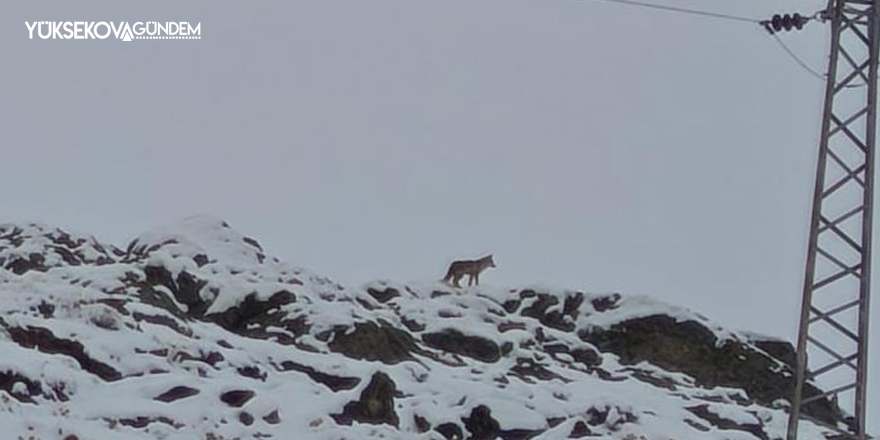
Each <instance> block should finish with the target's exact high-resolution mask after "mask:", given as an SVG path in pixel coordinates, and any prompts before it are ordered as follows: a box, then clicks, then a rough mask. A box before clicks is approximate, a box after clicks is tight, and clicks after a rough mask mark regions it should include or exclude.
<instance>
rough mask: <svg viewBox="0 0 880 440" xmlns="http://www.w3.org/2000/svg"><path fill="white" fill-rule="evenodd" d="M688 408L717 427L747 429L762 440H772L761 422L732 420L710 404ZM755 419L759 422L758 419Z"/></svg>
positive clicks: (746, 430)
mask: <svg viewBox="0 0 880 440" xmlns="http://www.w3.org/2000/svg"><path fill="white" fill-rule="evenodd" d="M687 410H688V411H690V412H691V413H693V414H694V415H695V416H697V417H699V418H701V419H703V420H705V421H707V422H709V424H711V425H712V426H715V427H716V428H719V429H733V430H737V431H745V432H748V433H750V434H752V435H754V436H755V437H758V438H759V439H761V440H770V437H769V436H768V435H767V433H766V432H764V428H763V427H762V426H761V425H760V424H759V423H737V422H734V421H732V420H727V419H724V418H722V417H720V416H718V415H717V414H715V413H713V412H711V411H709V405H699V406H692V407H690V408H687ZM755 421H756V422H757V419H756V420H755Z"/></svg>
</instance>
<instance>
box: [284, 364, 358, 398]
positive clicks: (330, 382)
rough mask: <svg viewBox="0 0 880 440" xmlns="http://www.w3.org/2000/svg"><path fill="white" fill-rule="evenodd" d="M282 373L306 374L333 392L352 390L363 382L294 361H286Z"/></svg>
mask: <svg viewBox="0 0 880 440" xmlns="http://www.w3.org/2000/svg"><path fill="white" fill-rule="evenodd" d="M281 369H282V371H298V372H300V373H305V374H306V375H308V376H309V377H310V378H311V379H312V380H314V381H315V382H318V383H321V384H323V385H325V386H327V388H330V389H331V390H333V391H341V390H350V389H352V388H354V387H356V386H357V385H358V384H359V383H360V382H361V380H360V379H358V378H357V377H341V376H334V375H332V374H327V373H322V372H320V371H318V370H316V369H314V368H312V367H309V366H307V365H301V364H298V363H296V362H293V361H284V362H282V363H281Z"/></svg>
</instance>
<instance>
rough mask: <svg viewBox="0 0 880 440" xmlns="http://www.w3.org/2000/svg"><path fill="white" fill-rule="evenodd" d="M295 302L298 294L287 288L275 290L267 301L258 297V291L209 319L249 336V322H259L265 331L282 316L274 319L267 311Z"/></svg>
mask: <svg viewBox="0 0 880 440" xmlns="http://www.w3.org/2000/svg"><path fill="white" fill-rule="evenodd" d="M293 302H296V295H294V294H293V293H291V292H288V291H286V290H282V291H279V292H275V293H274V294H272V296H270V297H269V299H267V300H265V301H264V300H260V299H257V295H256V293H251V294H249V295H247V296H246V297H245V298H244V300H243V301H242V302H241V303H239V304H238V305H237V306H235V307H230V308H229V309H226V310H224V311H223V312H221V313H215V314H211V315H210V316H208V319H209V320H210V321H212V322H215V323H217V324H218V325H220V326H221V327H223V328H225V329H227V330H229V331H231V332H234V333H238V334H244V335H245V336H248V333H249V330H248V328H247V327H248V325H249V324H251V323H258V324H260V327H261V329H260V330H261V331H263V329H265V327H267V326H269V325H271V324H276V323H277V321H278V320H280V319H281V318H282V316H278V317H275V319H273V317H270V316H267V313H266V312H268V311H270V310H272V309H276V308H279V307H281V306H283V305H285V304H290V303H293ZM279 315H280V314H279Z"/></svg>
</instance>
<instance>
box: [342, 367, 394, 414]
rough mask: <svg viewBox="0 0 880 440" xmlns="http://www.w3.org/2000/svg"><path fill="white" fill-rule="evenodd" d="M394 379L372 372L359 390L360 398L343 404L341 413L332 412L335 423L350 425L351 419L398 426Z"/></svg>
mask: <svg viewBox="0 0 880 440" xmlns="http://www.w3.org/2000/svg"><path fill="white" fill-rule="evenodd" d="M396 388H397V387H396V385H395V384H394V381H392V380H391V378H390V377H388V375H387V374H385V373H382V372H378V373H375V374H373V377H372V379H371V380H370V383H369V384H367V387H366V388H364V390H363V391H362V392H361V396H360V399H359V400H357V401H354V402H349V403H348V404H346V405H345V408H344V409H343V411H342V413H341V414H333V415H332V417H333V419H334V420H336V423H339V424H342V425H350V424H351V423H352V421H358V422H360V423H370V424H374V425H378V424H382V423H387V424H389V425H392V426H395V427H396V426H398V418H397V413H396V412H394V394H395V392H396Z"/></svg>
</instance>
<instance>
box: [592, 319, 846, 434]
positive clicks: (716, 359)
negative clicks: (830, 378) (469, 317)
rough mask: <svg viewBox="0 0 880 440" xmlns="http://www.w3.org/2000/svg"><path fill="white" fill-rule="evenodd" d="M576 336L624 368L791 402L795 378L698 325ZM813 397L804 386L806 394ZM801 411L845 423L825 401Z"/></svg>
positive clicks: (634, 323)
mask: <svg viewBox="0 0 880 440" xmlns="http://www.w3.org/2000/svg"><path fill="white" fill-rule="evenodd" d="M580 336H581V338H582V339H584V340H585V341H588V342H591V343H592V344H594V345H595V346H596V347H597V348H599V350H601V351H609V352H612V353H614V354H616V355H618V356H620V360H621V362H622V363H624V364H636V363H639V362H642V361H647V362H650V363H652V364H654V365H656V366H658V367H660V368H663V369H665V370H668V371H674V372H682V373H685V374H688V375H689V376H692V377H693V378H694V379H696V380H697V382H699V383H700V384H702V385H703V386H707V387H716V386H723V387H732V388H742V389H744V390H745V391H746V392H747V393H748V395H749V396H750V397H751V398H752V399H755V400H756V401H758V402H759V403H761V404H763V405H770V404H772V402H774V401H776V400H777V399H786V400H787V399H789V398H790V397H791V394H792V391H793V389H794V376H793V375H792V374H789V375H782V374H780V373H777V372H775V371H777V368H776V367H777V361H776V360H775V359H773V358H770V357H767V356H766V355H764V354H762V353H760V352H758V351H755V350H753V349H750V348H749V346H747V345H746V344H744V343H741V342H738V341H724V342H723V343H722V344H721V346H720V347H719V346H718V340H717V338H716V337H715V334H714V333H712V332H711V331H710V330H709V329H707V328H706V327H704V326H703V325H702V324H700V323H698V322H696V321H678V320H676V319H675V318H673V317H671V316H668V315H652V316H647V317H644V318H638V319H632V320H629V321H625V322H622V323H620V324H616V325H614V326H612V327H611V328H609V329H607V330H605V331H593V332H588V333H582V334H581V335H580ZM816 392H817V390H816V389H815V388H814V387H812V386H810V385H807V386H806V389H805V393H804V395H805V396H810V395H813V394H814V393H816ZM803 410H804V412H805V413H806V414H809V415H811V416H813V417H815V418H817V419H819V420H822V421H825V422H828V423H835V422H834V421H836V420H842V419H843V418H844V417H843V416H842V415H841V414H840V412H839V409H838V408H836V406H835V405H833V404H832V403H831V402H830V401H829V400H828V399H822V400H819V401H816V402H812V403H811V404H809V405H806V406H805V407H804V408H803Z"/></svg>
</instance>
